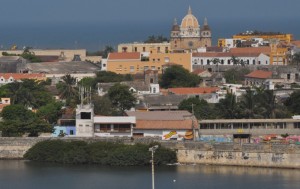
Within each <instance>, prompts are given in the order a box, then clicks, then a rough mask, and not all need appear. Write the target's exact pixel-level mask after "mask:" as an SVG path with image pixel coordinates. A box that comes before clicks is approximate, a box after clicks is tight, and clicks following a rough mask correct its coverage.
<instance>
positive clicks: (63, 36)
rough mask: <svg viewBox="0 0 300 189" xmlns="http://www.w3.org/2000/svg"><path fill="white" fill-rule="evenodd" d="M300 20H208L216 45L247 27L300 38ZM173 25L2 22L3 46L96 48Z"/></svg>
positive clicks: (0, 44)
mask: <svg viewBox="0 0 300 189" xmlns="http://www.w3.org/2000/svg"><path fill="white" fill-rule="evenodd" d="M201 20H202V19H201ZM199 21H200V19H199ZM299 21H300V19H299V18H295V19H292V20H291V19H290V20H285V19H282V20H270V19H264V18H262V19H260V20H257V19H256V20H255V19H253V20H251V19H247V20H239V19H236V20H226V19H222V18H219V19H209V20H208V22H209V25H210V27H211V29H212V35H213V44H214V45H216V44H217V40H218V38H229V37H231V36H232V35H234V34H236V33H239V32H245V31H247V30H248V31H251V30H259V31H273V32H283V33H285V32H286V33H292V34H294V38H295V39H300V25H299V24H297V23H299ZM179 23H180V22H179ZM200 24H201V22H200ZM171 26H172V21H157V22H156V21H150V22H149V21H148V22H146V21H145V22H126V23H125V22H116V21H114V22H109V23H95V22H93V23H91V22H83V23H80V22H78V23H77V22H73V23H22V24H2V25H1V31H0V49H7V48H10V47H11V46H12V45H13V44H16V45H17V46H18V47H19V48H21V49H22V47H24V46H30V47H34V48H43V49H51V48H72V49H76V48H85V49H87V50H89V51H96V50H101V49H103V48H104V47H105V46H106V45H111V46H113V47H115V48H116V47H117V44H119V43H126V42H141V41H144V40H145V39H147V37H148V36H150V35H163V36H166V37H169V34H170V29H171Z"/></svg>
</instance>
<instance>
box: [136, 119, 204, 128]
mask: <svg viewBox="0 0 300 189" xmlns="http://www.w3.org/2000/svg"><path fill="white" fill-rule="evenodd" d="M197 124H198V123H197V120H194V121H193V120H192V119H188V120H175V121H170V120H137V121H136V127H135V128H134V129H149V130H150V129H159V130H161V129H170V130H172V129H193V126H194V127H196V125H197Z"/></svg>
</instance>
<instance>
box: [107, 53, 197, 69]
mask: <svg viewBox="0 0 300 189" xmlns="http://www.w3.org/2000/svg"><path fill="white" fill-rule="evenodd" d="M168 63H173V64H178V65H182V66H183V67H184V68H185V69H187V70H189V71H191V70H192V68H191V53H157V52H156V51H153V52H152V53H150V54H149V57H146V58H143V57H142V56H141V53H138V52H133V53H110V54H109V55H108V58H107V66H106V70H107V71H111V72H115V73H118V74H136V73H143V72H144V71H146V70H157V71H158V73H160V74H161V73H162V68H163V65H165V64H168Z"/></svg>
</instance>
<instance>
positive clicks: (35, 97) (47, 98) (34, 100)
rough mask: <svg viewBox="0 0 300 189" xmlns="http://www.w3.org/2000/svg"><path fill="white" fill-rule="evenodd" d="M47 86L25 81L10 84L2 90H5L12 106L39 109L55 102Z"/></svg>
mask: <svg viewBox="0 0 300 189" xmlns="http://www.w3.org/2000/svg"><path fill="white" fill-rule="evenodd" d="M45 85H46V84H45V82H39V81H35V80H31V79H24V80H22V81H21V82H17V81H15V82H13V83H8V84H6V85H5V86H2V87H1V88H0V89H1V91H2V89H3V94H4V96H6V97H10V98H11V103H12V104H22V105H24V106H27V107H33V108H39V107H40V106H44V105H46V104H48V103H50V102H53V101H54V100H53V98H52V96H51V94H50V93H49V92H48V91H47V90H46V87H45Z"/></svg>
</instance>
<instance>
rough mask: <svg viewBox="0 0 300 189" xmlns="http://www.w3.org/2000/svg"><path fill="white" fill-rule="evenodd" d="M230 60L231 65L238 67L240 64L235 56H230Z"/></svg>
mask: <svg viewBox="0 0 300 189" xmlns="http://www.w3.org/2000/svg"><path fill="white" fill-rule="evenodd" d="M230 60H231V61H232V63H233V65H238V64H239V63H240V59H239V58H237V57H235V56H232V57H231V59H230Z"/></svg>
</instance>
